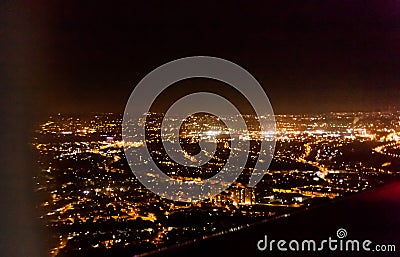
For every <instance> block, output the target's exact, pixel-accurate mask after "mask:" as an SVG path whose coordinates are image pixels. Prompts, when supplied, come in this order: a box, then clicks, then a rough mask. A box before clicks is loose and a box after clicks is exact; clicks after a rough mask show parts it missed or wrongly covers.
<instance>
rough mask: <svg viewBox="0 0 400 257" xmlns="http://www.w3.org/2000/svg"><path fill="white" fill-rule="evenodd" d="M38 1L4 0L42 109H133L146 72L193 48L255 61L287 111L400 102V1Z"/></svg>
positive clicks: (23, 68) (15, 64)
mask: <svg viewBox="0 0 400 257" xmlns="http://www.w3.org/2000/svg"><path fill="white" fill-rule="evenodd" d="M250 2H252V3H250ZM33 3H34V2H33V1H27V2H26V3H24V4H20V5H17V4H15V3H14V2H11V1H10V2H4V3H2V4H1V7H2V8H1V9H2V11H1V14H2V16H3V17H2V24H3V25H5V26H2V28H1V31H0V33H1V34H3V36H5V37H4V38H6V40H4V41H3V42H2V43H1V44H4V49H6V53H5V59H8V61H9V59H12V61H11V62H5V61H3V62H2V65H5V63H7V67H6V68H7V69H8V71H9V72H11V73H14V74H12V75H13V76H14V79H16V80H17V81H18V83H20V84H22V85H23V86H24V88H25V89H24V90H26V94H29V96H30V98H31V100H32V104H33V108H34V110H35V111H36V112H37V113H50V112H53V113H54V112H59V111H61V112H89V111H113V112H121V113H122V111H123V108H124V106H125V102H126V100H127V99H128V97H129V94H130V92H131V91H132V89H133V87H134V85H135V84H136V83H137V82H139V80H140V79H141V78H142V77H143V76H145V75H146V74H147V73H148V72H150V71H151V70H152V69H154V68H156V67H157V66H159V65H161V64H163V63H165V62H168V61H172V60H174V59H177V58H181V57H185V56H193V55H209V56H216V57H221V58H225V59H228V60H230V61H233V62H235V63H237V64H239V65H241V66H242V67H244V68H245V69H247V70H248V71H249V72H250V73H252V74H253V75H254V76H255V77H256V78H257V79H258V80H259V81H260V82H261V84H262V85H263V87H264V88H265V90H266V92H267V94H268V95H269V98H270V101H271V103H272V105H273V108H274V109H275V112H277V113H296V112H325V111H336V110H338V111H342V110H379V109H382V110H385V109H387V108H389V107H393V106H398V99H399V97H400V90H399V89H400V72H399V70H400V58H399V57H400V1H390V0H388V1H381V0H377V1H366V0H365V1H359V0H353V1H338V0H324V1H307V0H305V1H304V0H303V1H280V0H279V1H259V2H257V3H256V2H255V1H254V3H253V1H201V2H200V1H197V3H196V4H192V3H188V2H187V1H179V2H174V3H172V1H157V2H153V1H143V2H141V3H136V2H134V1H127V3H124V4H122V3H121V2H114V1H112V2H111V1H110V2H108V3H102V2H101V1H43V0H41V1H35V4H33ZM7 39H8V40H7ZM6 75H7V74H6Z"/></svg>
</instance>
